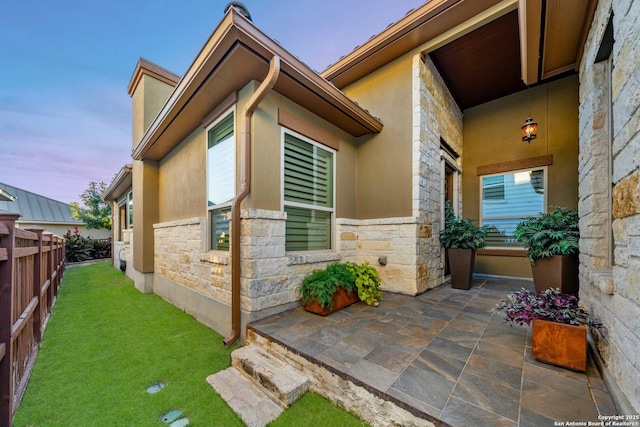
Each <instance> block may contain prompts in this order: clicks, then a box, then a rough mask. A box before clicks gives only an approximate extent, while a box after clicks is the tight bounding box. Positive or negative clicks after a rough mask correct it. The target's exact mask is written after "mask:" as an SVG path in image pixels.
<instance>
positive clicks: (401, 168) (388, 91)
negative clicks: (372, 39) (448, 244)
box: [343, 55, 413, 219]
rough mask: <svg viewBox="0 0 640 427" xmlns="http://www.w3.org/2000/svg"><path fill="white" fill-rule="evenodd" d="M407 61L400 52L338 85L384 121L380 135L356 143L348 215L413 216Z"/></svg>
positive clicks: (409, 68)
mask: <svg viewBox="0 0 640 427" xmlns="http://www.w3.org/2000/svg"><path fill="white" fill-rule="evenodd" d="M412 61H413V59H412V56H411V55H405V56H403V57H401V58H399V59H398V60H396V61H393V62H391V63H390V64H387V65H385V66H384V67H382V68H380V69H379V70H377V71H375V72H373V73H371V74H370V75H368V76H366V77H364V78H362V79H361V80H359V81H357V82H355V83H353V84H351V85H350V86H348V87H346V88H344V89H343V90H344V92H345V93H346V94H347V95H348V96H349V97H350V98H352V99H354V100H355V101H357V102H358V103H359V104H360V105H363V106H365V108H367V109H368V110H369V111H370V112H371V114H373V115H374V116H376V117H378V118H380V120H381V121H382V123H383V124H384V129H383V131H382V132H381V133H379V134H377V135H372V136H367V137H362V138H360V140H359V141H358V154H357V155H358V168H357V181H358V194H357V215H356V216H355V217H352V218H358V219H369V218H393V217H407V216H411V214H412V212H411V201H412V200H411V194H412V193H411V188H412V170H411V168H412V163H411V158H412V123H413V117H412V108H413V105H412V93H413V92H412V91H413V85H412V64H413V62H412Z"/></svg>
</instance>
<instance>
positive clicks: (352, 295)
mask: <svg viewBox="0 0 640 427" xmlns="http://www.w3.org/2000/svg"><path fill="white" fill-rule="evenodd" d="M332 300H333V308H332V309H329V308H327V307H322V306H321V305H320V304H319V303H318V301H316V300H315V299H314V300H313V301H311V304H305V305H304V306H303V307H304V309H305V310H307V311H309V312H311V313H315V314H319V315H320V316H326V315H327V314H329V313H333V312H334V311H336V310H340V309H341V308H345V307H347V306H350V305H351V304H353V303H356V302H358V301H360V298H359V297H358V292H356V291H353V292H347V291H345V289H344V288H343V287H342V286H338V289H336V293H335V294H333V298H332Z"/></svg>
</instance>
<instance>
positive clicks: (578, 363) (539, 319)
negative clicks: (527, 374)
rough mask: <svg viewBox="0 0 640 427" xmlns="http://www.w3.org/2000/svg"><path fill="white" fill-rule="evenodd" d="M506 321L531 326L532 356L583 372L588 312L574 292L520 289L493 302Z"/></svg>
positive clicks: (589, 322) (585, 360) (585, 356)
mask: <svg viewBox="0 0 640 427" xmlns="http://www.w3.org/2000/svg"><path fill="white" fill-rule="evenodd" d="M496 311H497V312H501V313H502V314H503V317H504V319H505V321H507V322H509V323H511V324H517V325H521V326H522V325H527V326H529V325H532V330H531V332H532V334H531V337H532V338H531V341H532V355H533V358H534V359H536V360H539V361H541V362H544V363H549V364H552V365H557V366H562V367H564V368H569V369H573V370H576V371H582V372H584V371H585V370H586V366H587V325H591V324H593V323H592V321H591V317H590V316H589V314H588V313H587V312H586V311H585V310H584V309H583V308H582V307H581V306H580V305H579V304H578V298H576V296H575V295H570V294H563V293H561V292H559V291H558V290H556V289H553V288H548V289H546V290H544V291H531V290H527V289H524V288H523V289H521V290H519V291H515V292H512V293H510V294H508V295H507V299H506V300H504V301H502V302H500V303H499V304H497V305H496Z"/></svg>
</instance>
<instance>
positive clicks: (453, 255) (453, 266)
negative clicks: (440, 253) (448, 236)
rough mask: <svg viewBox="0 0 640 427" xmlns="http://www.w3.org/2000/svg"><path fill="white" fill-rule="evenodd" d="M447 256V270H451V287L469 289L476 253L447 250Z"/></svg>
mask: <svg viewBox="0 0 640 427" xmlns="http://www.w3.org/2000/svg"><path fill="white" fill-rule="evenodd" d="M447 256H448V258H449V270H451V287H452V288H454V289H471V282H472V280H473V264H474V261H475V259H476V251H475V250H473V249H447Z"/></svg>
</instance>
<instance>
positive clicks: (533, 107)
mask: <svg viewBox="0 0 640 427" xmlns="http://www.w3.org/2000/svg"><path fill="white" fill-rule="evenodd" d="M577 111H578V79H577V77H576V76H572V77H567V78H564V79H561V80H557V81H554V82H551V83H548V84H545V85H541V86H538V87H535V88H533V89H529V90H526V91H523V92H519V93H516V94H514V95H511V96H506V97H504V98H500V99H497V100H495V101H492V102H488V103H486V104H483V105H480V106H478V107H474V108H470V109H467V110H465V111H464V157H463V170H464V173H463V177H462V187H463V197H462V203H463V216H465V217H468V218H471V219H474V220H477V219H479V216H480V212H479V211H480V179H479V177H478V175H477V168H478V166H485V165H491V164H495V163H500V162H508V161H515V160H522V159H527V158H531V157H537V156H543V155H547V154H551V155H553V165H550V166H548V187H547V188H548V194H547V205H548V206H566V207H568V208H570V209H575V208H577V203H578V173H577V170H578V114H577ZM529 115H530V116H532V117H533V118H534V119H535V120H536V121H537V122H538V137H537V139H535V140H533V141H531V143H529V144H527V143H526V142H523V141H522V139H521V136H520V126H521V125H522V123H524V121H525V119H526V118H527V117H528V116H529ZM476 272H482V273H491V274H502V275H508V276H521V277H530V276H531V267H530V265H529V261H528V260H527V259H526V258H525V257H524V256H521V257H502V256H478V257H477V259H476Z"/></svg>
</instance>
